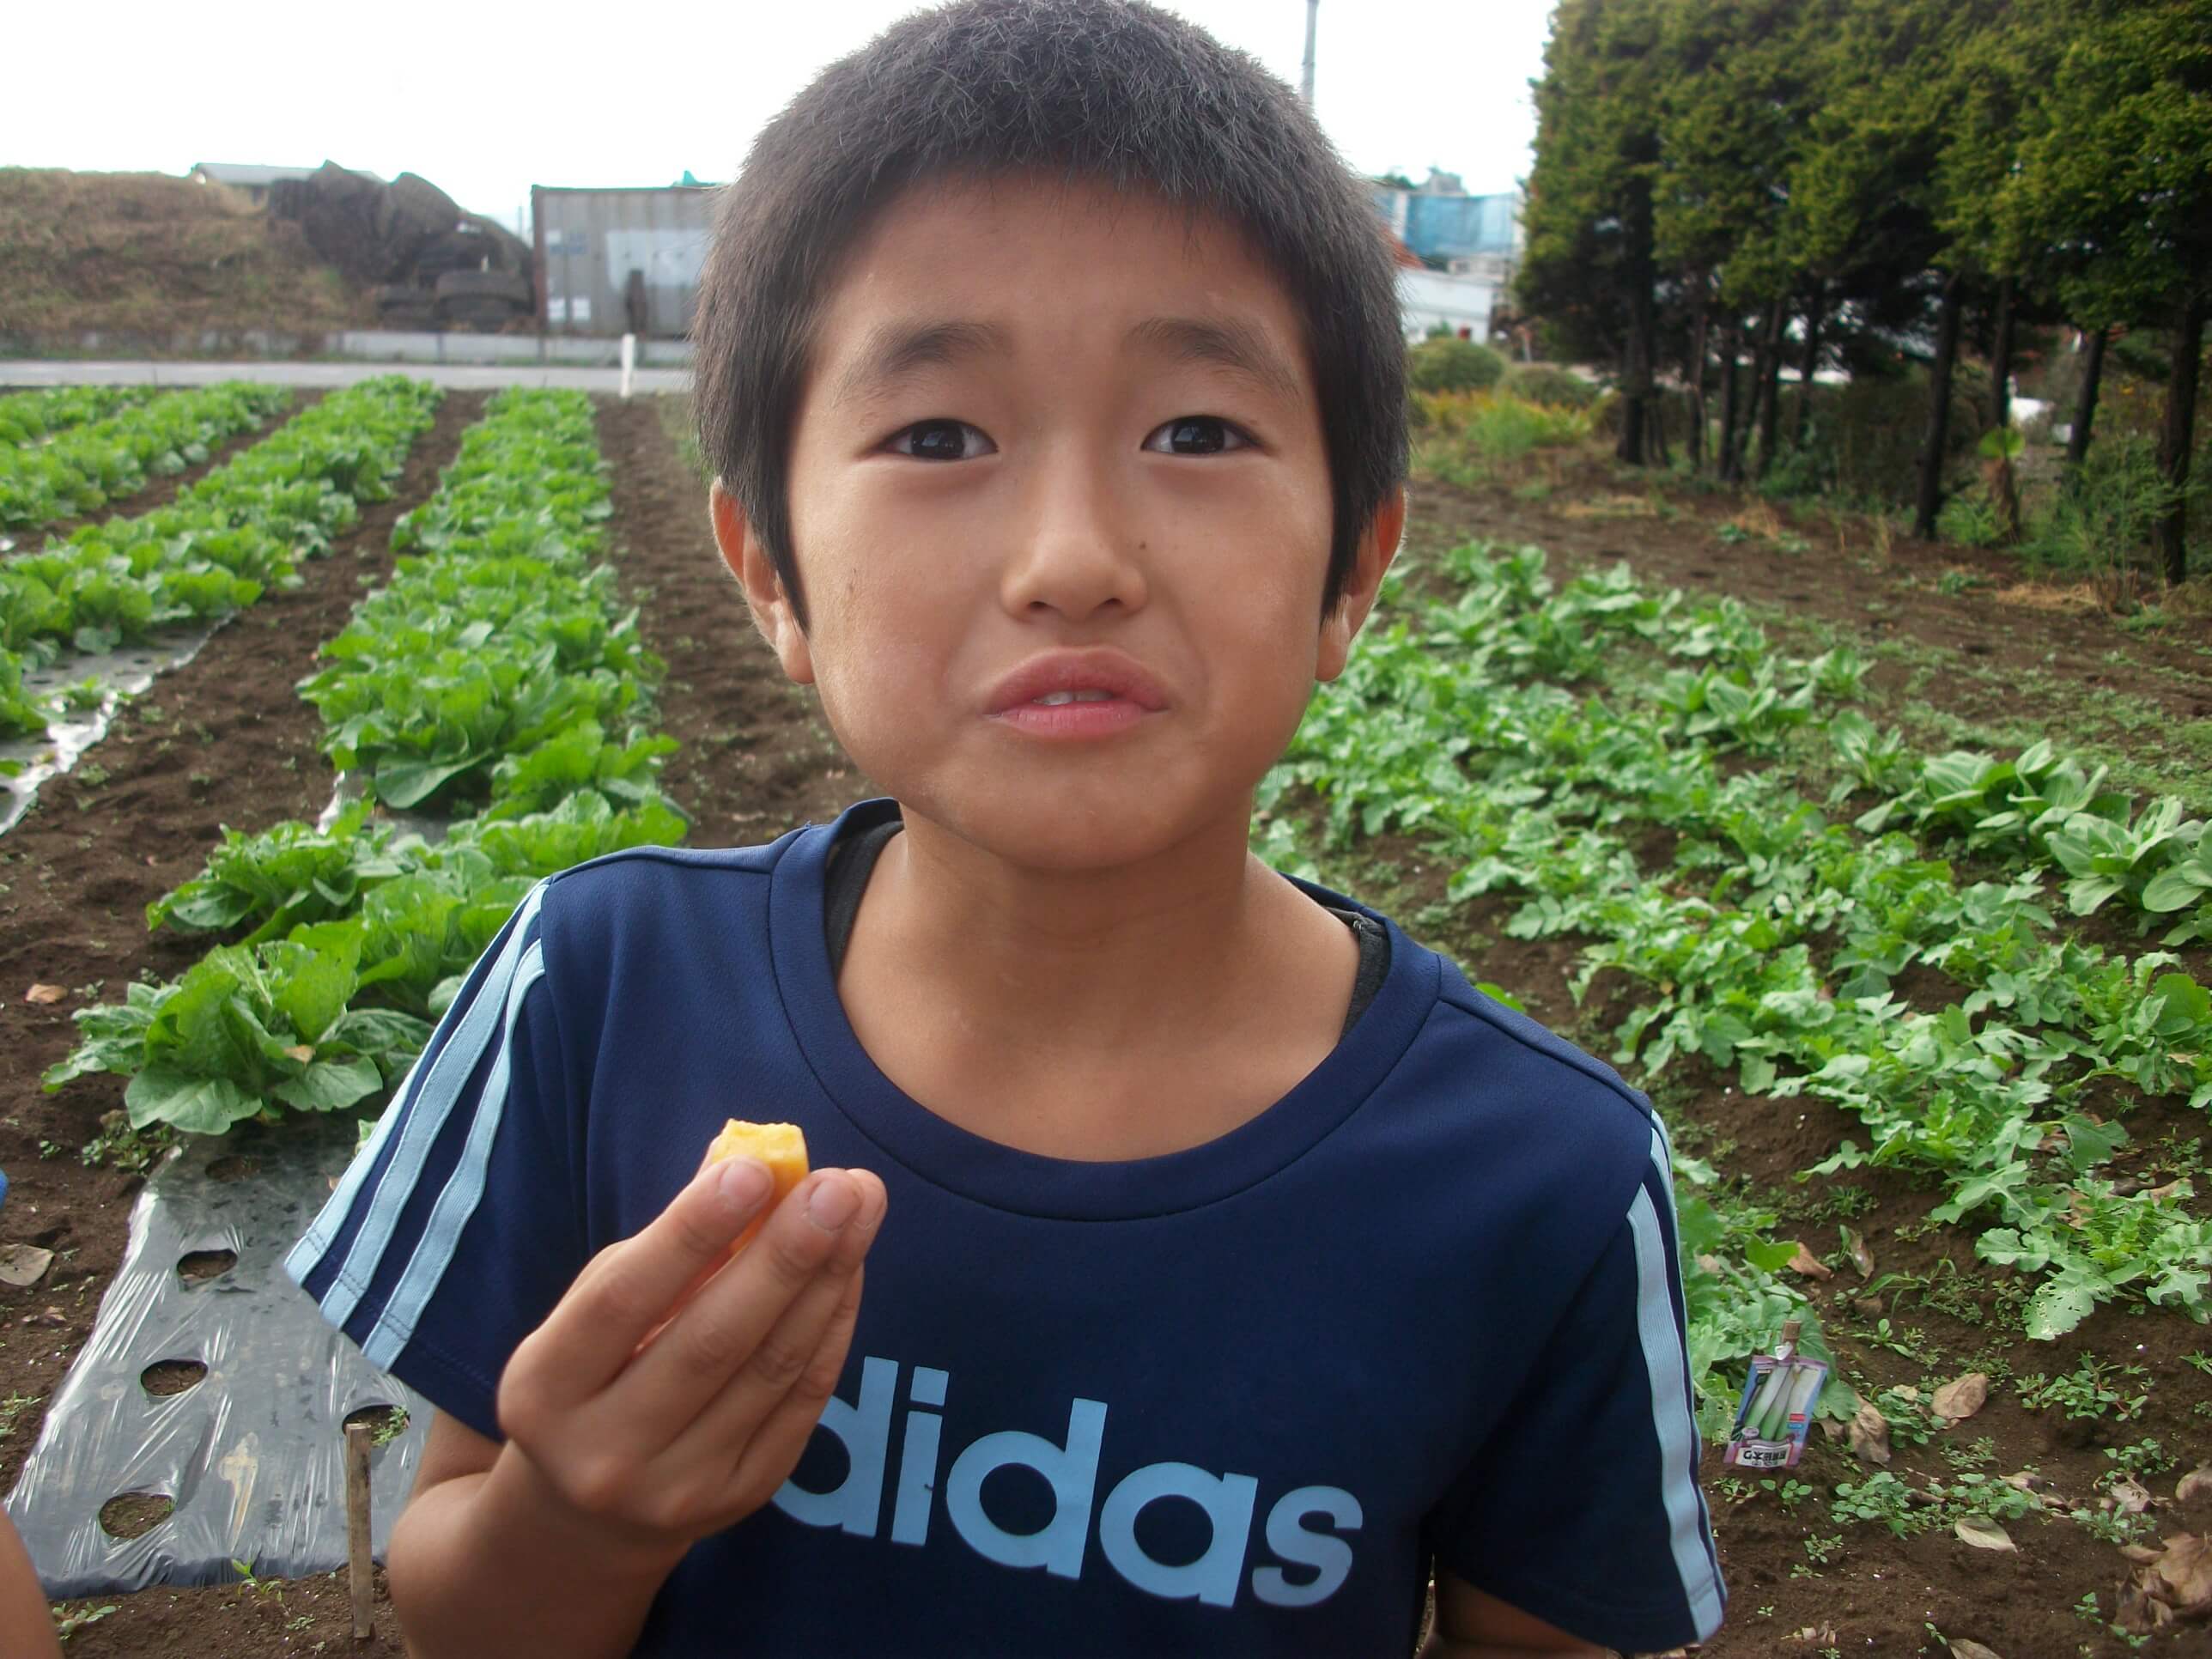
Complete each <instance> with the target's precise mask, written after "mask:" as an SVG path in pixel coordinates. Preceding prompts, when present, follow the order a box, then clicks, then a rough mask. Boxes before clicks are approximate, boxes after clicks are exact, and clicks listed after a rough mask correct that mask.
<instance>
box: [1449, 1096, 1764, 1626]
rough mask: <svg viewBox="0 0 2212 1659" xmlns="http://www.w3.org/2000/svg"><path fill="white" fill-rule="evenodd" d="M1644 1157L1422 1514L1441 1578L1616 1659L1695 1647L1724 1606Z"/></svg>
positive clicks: (1673, 1292) (1675, 1301)
mask: <svg viewBox="0 0 2212 1659" xmlns="http://www.w3.org/2000/svg"><path fill="white" fill-rule="evenodd" d="M1652 1145H1653V1159H1652V1162H1651V1163H1650V1164H1649V1165H1648V1166H1647V1167H1646V1169H1645V1170H1644V1177H1643V1180H1642V1181H1641V1182H1640V1183H1639V1184H1638V1187H1637V1188H1636V1190H1635V1194H1634V1195H1633V1197H1632V1199H1631V1200H1630V1202H1629V1206H1628V1212H1627V1214H1626V1216H1625V1217H1624V1218H1622V1220H1621V1221H1620V1225H1619V1226H1618V1227H1617V1229H1616V1230H1615V1231H1613V1235H1612V1237H1611V1238H1610V1240H1609V1241H1608V1242H1607V1244H1606V1246H1605V1248H1604V1249H1603V1251H1602V1253H1601V1255H1600V1256H1599V1258H1598V1261H1597V1262H1596V1264H1595V1267H1592V1268H1591V1270H1590V1271H1589V1274H1588V1275H1587V1277H1586V1278H1585V1279H1583V1283H1582V1284H1581V1285H1580V1286H1579V1287H1578V1289H1577V1291H1576V1292H1575V1294H1574V1297H1572V1299H1571V1302H1570V1304H1568V1307H1567V1309H1566V1311H1565V1316H1563V1317H1562V1318H1561V1319H1560V1321H1559V1324H1558V1326H1557V1328H1556V1329H1555V1330H1554V1332H1553V1336H1552V1339H1551V1340H1550V1341H1549V1342H1548V1343H1547V1345H1546V1346H1545V1347H1544V1349H1543V1351H1542V1352H1541V1355H1540V1357H1539V1358H1538V1360H1537V1363H1536V1364H1535V1366H1534V1368H1533V1369H1532V1370H1530V1372H1529V1373H1528V1376H1527V1378H1526V1380H1525V1381H1524V1382H1523V1383H1522V1386H1521V1388H1520V1389H1519V1391H1518V1393H1517V1394H1516V1395H1515V1397H1514V1398H1513V1400H1512V1401H1511V1403H1510V1405H1509V1406H1508V1407H1506V1409H1505V1411H1504V1415H1503V1416H1502V1417H1501V1418H1500V1419H1499V1420H1498V1425H1497V1428H1496V1430H1495V1431H1493V1432H1492V1434H1491V1435H1490V1436H1489V1437H1488V1438H1487V1440H1486V1442H1485V1443H1484V1445H1483V1447H1482V1449H1481V1450H1480V1452H1479V1453H1478V1454H1477V1455H1476V1456H1475V1458H1474V1462H1473V1463H1472V1464H1471V1465H1470V1466H1469V1467H1468V1468H1467V1469H1466V1470H1465V1471H1464V1472H1463V1473H1462V1475H1461V1477H1460V1478H1459V1480H1457V1481H1456V1482H1455V1485H1454V1486H1453V1487H1452V1488H1451V1490H1450V1492H1449V1493H1448V1494H1447V1496H1446V1498H1445V1499H1444V1501H1443V1503H1442V1504H1439V1505H1438V1506H1437V1509H1436V1510H1434V1511H1432V1512H1431V1516H1430V1517H1429V1526H1430V1543H1431V1547H1432V1548H1433V1549H1434V1550H1435V1551H1436V1554H1437V1569H1438V1571H1440V1572H1449V1573H1452V1574H1455V1575H1456V1576H1457V1577H1460V1578H1462V1579H1464V1580H1465V1581H1466V1582H1467V1583H1469V1584H1472V1585H1473V1586H1474V1588H1476V1589H1480V1590H1484V1591H1486V1592H1487V1593H1488V1594H1490V1595H1495V1596H1497V1597H1498V1598H1499V1599H1500V1600H1501V1601H1506V1602H1508V1603H1510V1604H1511V1605H1512V1606H1514V1607H1519V1608H1521V1609H1522V1611H1524V1612H1526V1613H1531V1614H1533V1615H1534V1616H1535V1617H1536V1618H1539V1619H1541V1620H1546V1621H1547V1623H1550V1624H1553V1625H1557V1626H1559V1628H1561V1629H1562V1630H1565V1631H1567V1632H1571V1634H1573V1635H1575V1636H1578V1637H1580V1638H1582V1639H1583V1640H1584V1641H1587V1642H1595V1643H1598V1644H1602V1645H1604V1646H1607V1647H1612V1648H1617V1649H1620V1650H1622V1651H1623V1652H1627V1653H1646V1652H1656V1651H1661V1650H1666V1649H1668V1648H1674V1647H1680V1646H1681V1645H1683V1644H1686V1643H1689V1642H1696V1641H1704V1640H1705V1639H1706V1638H1709V1637H1711V1635H1712V1633H1713V1632H1715V1631H1716V1630H1717V1629H1719V1627H1720V1623H1721V1614H1722V1611H1723V1607H1725V1605H1726V1601H1727V1592H1726V1590H1725V1589H1724V1588H1723V1585H1722V1583H1721V1577H1720V1568H1719V1560H1718V1557H1717V1554H1716V1553H1715V1551H1714V1547H1713V1539H1712V1530H1711V1524H1710V1522H1709V1519H1708V1517H1707V1516H1706V1512H1705V1499H1704V1497H1703V1496H1702V1494H1701V1493H1700V1492H1699V1490H1698V1483H1697V1474H1698V1457H1699V1440H1698V1431H1697V1422H1696V1419H1695V1416H1694V1413H1693V1412H1692V1403H1691V1395H1690V1373H1689V1365H1688V1361H1687V1358H1686V1352H1685V1344H1684V1325H1683V1311H1682V1292H1681V1273H1680V1267H1679V1265H1678V1261H1677V1257H1676V1254H1675V1239H1674V1200H1673V1195H1672V1193H1671V1189H1670V1187H1669V1183H1668V1176H1667V1172H1666V1169H1665V1165H1664V1162H1663V1159H1664V1158H1665V1150H1664V1149H1665V1142H1664V1140H1663V1139H1662V1138H1661V1137H1659V1136H1658V1135H1656V1134H1655V1135H1654V1137H1653V1143H1652Z"/></svg>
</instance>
